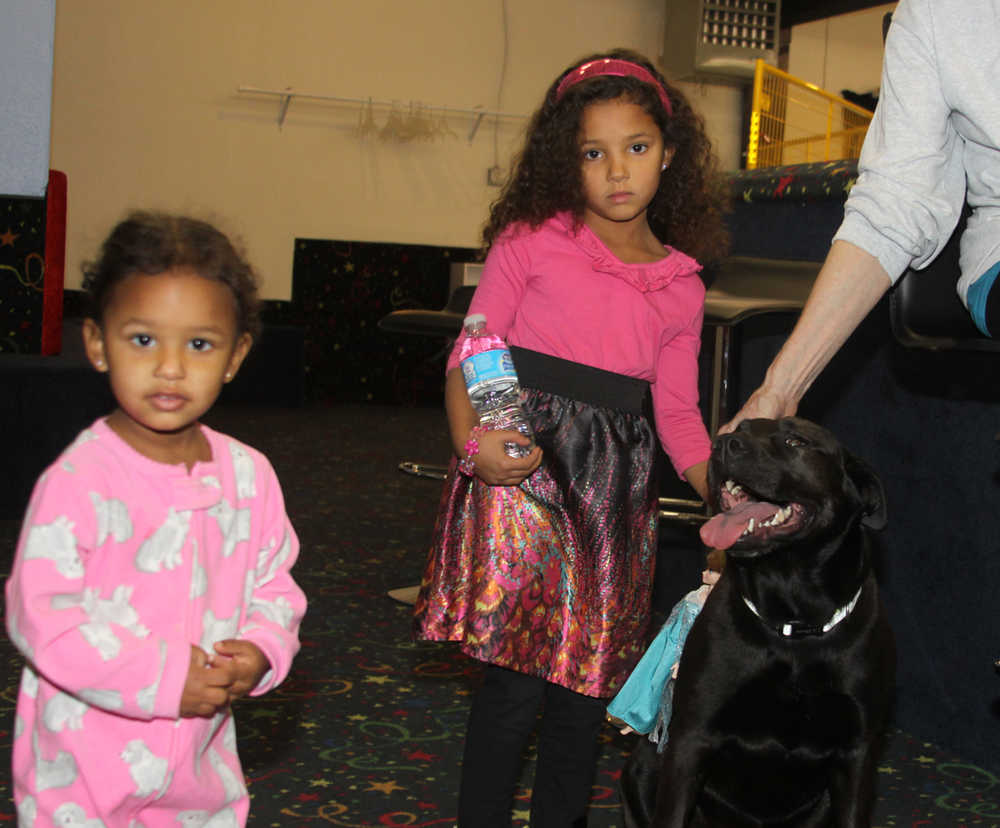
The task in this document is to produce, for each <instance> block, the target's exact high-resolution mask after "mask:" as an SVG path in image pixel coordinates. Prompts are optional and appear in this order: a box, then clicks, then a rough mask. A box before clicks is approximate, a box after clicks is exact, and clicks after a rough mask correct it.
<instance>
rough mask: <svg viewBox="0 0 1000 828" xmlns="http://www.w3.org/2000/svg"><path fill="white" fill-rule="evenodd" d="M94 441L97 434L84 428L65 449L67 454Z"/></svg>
mask: <svg viewBox="0 0 1000 828" xmlns="http://www.w3.org/2000/svg"><path fill="white" fill-rule="evenodd" d="M96 439H97V434H96V433H95V432H94V431H93V430H92V429H89V428H85V429H84V430H83V431H81V432H80V433H79V434H77V435H76V439H75V440H74V441H73V442H72V443H70V446H69V448H68V449H67V453H68V452H70V451H75V450H76V449H78V448H79V447H80V446H82V445H83V444H84V443H89V442H90V441H91V440H96Z"/></svg>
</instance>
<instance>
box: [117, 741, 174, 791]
mask: <svg viewBox="0 0 1000 828" xmlns="http://www.w3.org/2000/svg"><path fill="white" fill-rule="evenodd" d="M121 758H122V760H123V761H124V762H125V764H127V765H128V772H129V775H130V776H131V777H132V781H133V782H135V791H134V792H133V796H149V795H150V794H151V793H156V792H157V791H159V790H162V789H163V788H164V787H165V786H166V783H167V760H166V759H164V758H163V757H161V756H157V755H156V754H154V753H153V751H151V750H150V749H149V748H148V747H147V746H146V743H145V742H144V741H142V739H132V741H130V742H129V743H128V744H127V745H125V749H124V750H123V751H122V752H121Z"/></svg>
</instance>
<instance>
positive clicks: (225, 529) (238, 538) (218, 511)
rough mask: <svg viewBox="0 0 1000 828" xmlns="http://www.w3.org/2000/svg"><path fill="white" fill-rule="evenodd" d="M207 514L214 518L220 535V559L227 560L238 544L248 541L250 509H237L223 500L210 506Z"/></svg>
mask: <svg viewBox="0 0 1000 828" xmlns="http://www.w3.org/2000/svg"><path fill="white" fill-rule="evenodd" d="M208 513H209V514H210V515H211V516H212V517H214V518H215V521H216V523H218V524H219V531H220V532H221V533H222V537H223V544H222V557H224V558H228V557H229V556H230V555H232V554H233V550H234V549H235V548H236V545H237V544H238V543H242V542H243V541H248V540H250V509H249V508H244V509H237V508H235V507H234V506H233V504H232V503H230V502H229V501H228V500H226V499H225V498H222V499H221V500H220V501H219V502H218V503H216V504H215V505H214V506H212V507H211V508H210V509H209V510H208Z"/></svg>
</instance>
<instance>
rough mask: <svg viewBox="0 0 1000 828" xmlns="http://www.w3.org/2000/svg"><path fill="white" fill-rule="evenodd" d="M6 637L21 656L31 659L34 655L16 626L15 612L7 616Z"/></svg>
mask: <svg viewBox="0 0 1000 828" xmlns="http://www.w3.org/2000/svg"><path fill="white" fill-rule="evenodd" d="M7 636H8V638H10V640H11V643H12V644H13V645H14V646H15V647H17V649H18V650H20V651H21V654H22V655H24V656H25V657H27V658H31V657H32V656H33V655H34V652H35V651H34V648H32V646H31V645H30V644H29V643H28V639H27V638H25V637H24V636H23V635H22V634H21V630H20V629H19V628H18V626H17V611H16V610H12V611H11V612H10V613H9V614H8V616H7ZM32 698H33V697H32Z"/></svg>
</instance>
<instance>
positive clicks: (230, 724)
mask: <svg viewBox="0 0 1000 828" xmlns="http://www.w3.org/2000/svg"><path fill="white" fill-rule="evenodd" d="M222 744H223V746H224V747H225V748H226V750H228V751H229V752H230V753H236V719H235V717H233V716H230V717H229V721H227V722H226V729H225V731H224V732H223V734H222Z"/></svg>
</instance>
